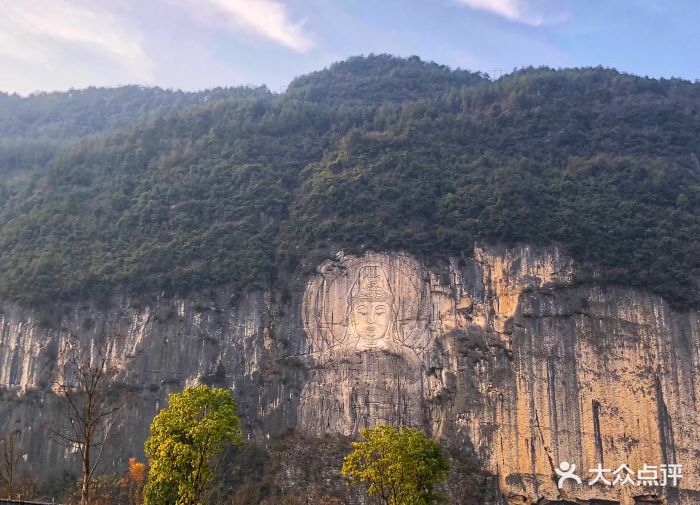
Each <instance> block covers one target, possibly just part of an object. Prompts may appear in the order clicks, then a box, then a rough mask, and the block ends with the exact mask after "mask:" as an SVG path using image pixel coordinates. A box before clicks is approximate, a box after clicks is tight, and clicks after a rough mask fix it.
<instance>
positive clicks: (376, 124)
mask: <svg viewBox="0 0 700 505" xmlns="http://www.w3.org/2000/svg"><path fill="white" fill-rule="evenodd" d="M76 97H78V98H77V99H76ZM214 98H215V99H214ZM165 112H167V114H164V113H165ZM37 136H40V137H41V136H45V137H46V138H50V139H59V140H61V141H62V142H63V140H64V139H72V140H71V141H70V142H67V143H62V142H61V143H59V144H58V146H57V147H56V149H48V150H47V151H46V155H45V156H46V163H47V164H48V165H47V167H46V169H45V170H40V171H38V172H36V174H35V175H34V176H33V177H31V178H30V179H29V180H28V181H27V182H26V183H25V184H23V185H22V186H21V187H15V186H12V187H10V188H9V189H8V188H7V187H5V188H4V189H3V187H2V186H0V190H2V191H3V193H2V194H0V199H2V209H1V211H0V296H3V297H5V298H10V299H14V300H19V301H23V302H33V303H41V302H45V301H48V300H54V299H56V298H64V299H68V298H81V297H95V296H107V295H109V294H110V293H114V292H129V293H150V292H166V293H184V292H187V291H189V290H193V289H203V288H206V287H210V286H214V285H218V284H222V283H232V284H234V285H236V286H238V287H240V288H241V289H245V288H250V287H255V286H260V285H265V284H268V283H270V282H275V280H276V279H279V278H280V276H281V274H283V273H284V272H288V271H294V270H295V269H297V268H298V266H299V263H300V262H301V260H302V259H303V258H305V257H306V256H307V255H309V254H310V253H314V254H323V253H324V252H328V251H330V250H332V249H333V248H339V247H342V248H344V249H346V250H349V251H355V252H358V251H362V250H368V249H372V250H404V251H408V252H411V253H414V254H418V255H420V256H422V257H424V258H426V259H428V260H429V261H440V260H444V259H445V258H446V257H447V256H448V255H457V256H459V255H460V254H463V253H465V252H466V251H470V250H471V248H472V245H473V243H474V241H485V242H490V241H492V242H505V243H514V242H529V243H535V244H548V243H557V244H560V245H562V246H563V247H564V249H565V250H566V251H568V252H569V253H570V254H571V255H572V256H573V257H574V258H575V259H577V260H578V261H579V262H580V264H581V267H582V268H581V270H580V271H581V274H580V275H581V279H580V280H581V281H587V280H590V279H591V278H592V277H595V278H596V282H604V281H605V282H612V283H618V284H624V285H632V286H642V287H646V288H648V289H650V290H652V291H653V292H655V293H658V294H661V295H663V296H665V297H667V299H668V300H669V301H671V302H672V303H673V304H675V305H676V306H679V307H687V306H697V305H698V304H699V303H700V295H699V291H698V279H699V274H700V259H698V258H699V255H698V251H699V250H700V221H699V216H700V162H699V161H698V153H700V84H697V83H695V84H692V83H689V82H687V81H682V80H655V79H649V78H642V77H636V76H631V75H625V74H621V73H619V72H617V71H614V70H608V69H603V68H586V69H570V70H552V69H547V68H538V69H535V68H528V69H522V70H519V71H516V72H514V73H512V74H509V75H506V76H504V77H502V78H500V79H498V80H496V81H492V80H489V79H488V78H487V77H486V76H484V75H481V74H477V73H470V72H465V71H453V70H450V69H449V68H447V67H444V66H439V65H436V64H433V63H425V62H422V61H420V60H418V59H417V58H409V59H400V58H394V57H390V56H372V57H368V58H352V59H350V60H348V61H345V62H342V63H338V64H335V65H333V66H331V67H330V68H328V69H326V70H323V71H321V72H316V73H313V74H310V75H307V76H304V77H300V78H298V79H296V80H295V81H293V82H292V84H291V85H290V87H289V89H288V91H287V92H286V93H285V94H282V95H273V94H270V93H268V92H267V90H265V89H257V90H216V91H211V92H203V93H198V94H183V93H178V92H165V91H162V90H155V89H144V88H137V87H127V88H120V89H116V90H86V91H81V92H72V93H52V94H47V95H39V96H35V97H31V98H25V99H22V98H18V97H10V96H0V137H2V138H1V139H0V154H2V153H5V162H4V164H5V166H6V167H7V166H8V163H9V164H11V163H10V162H8V161H7V159H8V158H7V154H6V153H8V152H9V151H8V149H9V148H8V147H7V146H8V145H11V143H19V144H22V143H23V142H32V141H33V139H35V138H36V137H37ZM77 137H84V138H82V139H81V140H79V141H76V140H74V139H76V138H77ZM26 145H29V144H26ZM3 146H4V147H3ZM33 149H34V148H32V149H30V151H31V152H35V151H34V150H33ZM36 150H37V152H42V151H41V146H37V148H36ZM1 158H2V157H1V156H0V159H1ZM38 165H41V163H39V164H38ZM5 184H6V186H7V184H8V183H5Z"/></svg>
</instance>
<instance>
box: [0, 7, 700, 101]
mask: <svg viewBox="0 0 700 505" xmlns="http://www.w3.org/2000/svg"><path fill="white" fill-rule="evenodd" d="M0 12H1V13H2V16H0V90H3V91H6V92H18V93H21V94H27V93H29V92H32V91H36V90H65V89H69V88H82V87H86V86H89V85H98V86H115V85H120V84H129V83H137V84H146V85H158V86H162V87H168V88H171V87H172V88H181V89H187V90H196V89H203V88H208V87H214V86H231V85H239V84H267V85H268V86H269V87H270V88H271V89H273V90H274V91H279V90H281V89H283V88H284V86H286V84H287V83H288V82H289V81H290V80H291V79H293V78H294V77H295V76H297V75H301V74H304V73H307V72H310V71H313V70H318V69H321V68H323V67H325V66H326V65H328V64H330V63H332V62H334V61H337V60H341V59H345V58H347V57H349V56H353V55H358V54H368V53H371V52H374V53H392V54H397V55H401V56H410V55H413V54H416V55H418V56H420V57H421V58H424V59H429V60H434V61H437V62H438V63H443V64H447V65H450V66H452V67H461V68H467V69H470V70H480V71H484V72H487V73H489V74H491V75H494V73H495V74H496V75H498V74H500V73H507V72H509V71H511V70H513V69H514V68H516V67H522V66H527V65H535V66H538V65H548V66H552V67H571V66H591V65H593V66H594V65H603V66H608V67H615V68H618V69H620V70H623V71H626V72H631V73H635V74H640V75H649V76H654V77H682V78H685V79H689V80H695V79H700V0H432V1H431V0H422V1H420V0H365V1H359V0H357V1H352V0H347V1H341V0H303V1H302V0H288V1H283V0H0ZM494 70H495V72H494Z"/></svg>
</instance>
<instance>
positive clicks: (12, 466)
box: [0, 430, 22, 498]
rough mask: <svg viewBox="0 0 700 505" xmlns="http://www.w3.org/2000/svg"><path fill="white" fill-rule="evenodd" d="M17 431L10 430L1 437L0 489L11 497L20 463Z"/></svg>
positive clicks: (20, 454) (20, 455) (14, 490)
mask: <svg viewBox="0 0 700 505" xmlns="http://www.w3.org/2000/svg"><path fill="white" fill-rule="evenodd" d="M18 437H19V432H18V431H16V430H14V431H10V432H8V433H7V435H5V436H4V437H3V438H2V439H0V445H2V453H0V458H2V459H1V460H0V486H2V487H1V488H0V489H2V492H3V494H4V495H5V496H7V497H8V498H12V497H14V495H15V492H16V486H15V484H16V481H17V479H18V476H19V469H20V465H21V464H22V452H21V451H20V448H19V443H18V440H17V438H18Z"/></svg>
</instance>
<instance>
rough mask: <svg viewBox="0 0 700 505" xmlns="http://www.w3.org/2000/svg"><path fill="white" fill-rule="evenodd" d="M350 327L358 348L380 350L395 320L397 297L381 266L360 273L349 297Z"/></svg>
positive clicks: (363, 269)
mask: <svg viewBox="0 0 700 505" xmlns="http://www.w3.org/2000/svg"><path fill="white" fill-rule="evenodd" d="M348 302H349V307H348V309H349V310H348V316H349V321H348V322H349V325H350V329H351V331H352V333H353V334H354V335H355V337H356V338H357V339H358V340H359V342H358V348H360V349H362V348H376V347H379V346H380V343H381V342H382V341H383V340H384V338H385V337H386V336H387V332H388V331H389V326H390V325H391V322H392V318H393V311H392V308H393V295H392V293H391V288H390V287H389V283H388V281H387V278H386V275H385V274H384V272H383V271H382V270H381V268H380V267H379V266H366V267H363V268H362V269H361V270H360V273H359V275H358V278H357V281H356V282H355V285H354V286H353V287H352V289H351V291H350V296H349V300H348Z"/></svg>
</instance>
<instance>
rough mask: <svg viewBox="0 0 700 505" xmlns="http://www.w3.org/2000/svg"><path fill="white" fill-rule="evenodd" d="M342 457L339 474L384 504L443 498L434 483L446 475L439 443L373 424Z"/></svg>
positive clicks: (421, 504)
mask: <svg viewBox="0 0 700 505" xmlns="http://www.w3.org/2000/svg"><path fill="white" fill-rule="evenodd" d="M352 446H353V451H352V452H351V453H350V454H348V455H347V456H346V457H345V460H344V462H343V469H342V470H341V474H342V475H343V476H345V477H348V478H349V479H350V481H351V482H352V483H353V484H365V485H367V486H368V487H367V494H369V495H370V496H375V497H377V498H378V499H379V501H380V503H382V504H384V505H428V504H432V503H438V502H441V501H444V497H443V496H442V495H441V494H440V493H438V492H436V491H435V486H436V485H438V484H440V483H441V482H444V481H445V480H446V479H447V476H448V474H449V466H448V463H447V459H446V458H445V456H444V455H443V452H442V447H441V446H440V444H439V443H438V442H437V441H435V440H432V439H429V438H427V437H426V436H425V435H424V434H423V433H422V432H420V431H418V430H416V429H413V428H409V427H406V426H402V427H400V428H399V429H396V428H394V427H392V426H377V427H375V428H370V429H365V430H362V432H361V441H359V442H353V444H352Z"/></svg>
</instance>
